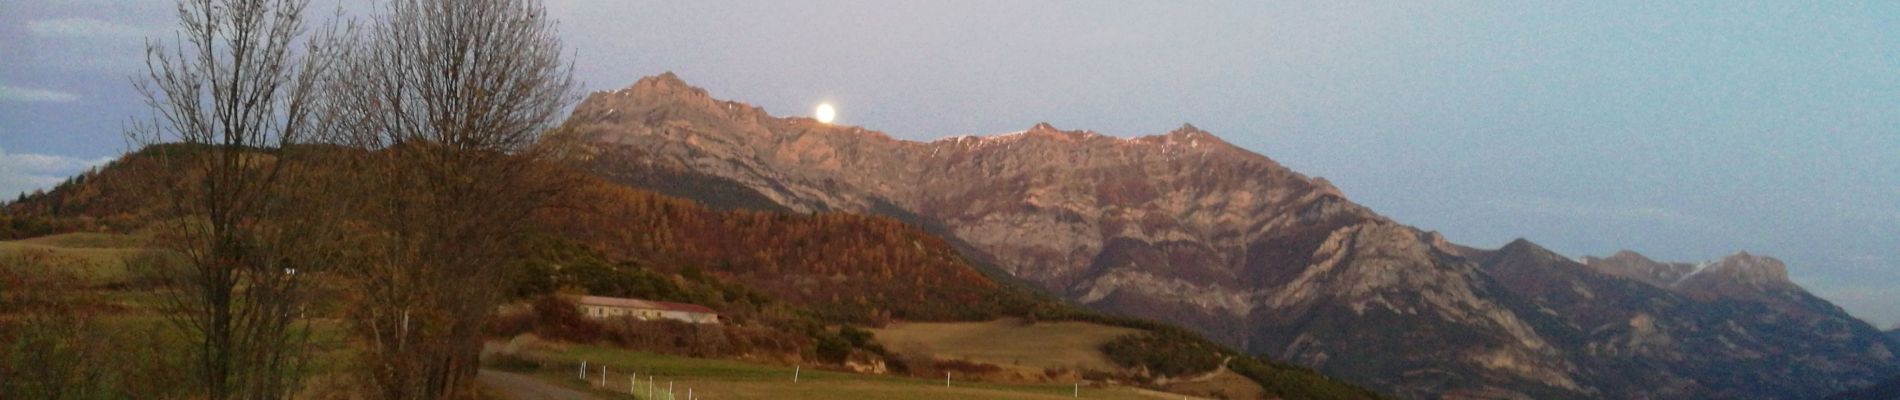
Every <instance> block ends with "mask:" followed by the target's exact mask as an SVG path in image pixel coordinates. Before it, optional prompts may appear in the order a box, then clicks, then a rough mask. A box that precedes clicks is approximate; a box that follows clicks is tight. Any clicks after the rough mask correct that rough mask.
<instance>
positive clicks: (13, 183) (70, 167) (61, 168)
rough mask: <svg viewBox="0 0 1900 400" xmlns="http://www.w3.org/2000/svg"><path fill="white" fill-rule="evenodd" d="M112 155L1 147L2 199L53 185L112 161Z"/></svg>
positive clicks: (0, 184) (0, 190) (0, 192)
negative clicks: (14, 150) (13, 150)
mask: <svg viewBox="0 0 1900 400" xmlns="http://www.w3.org/2000/svg"><path fill="white" fill-rule="evenodd" d="M112 159H113V157H99V158H93V159H86V158H78V157H67V156H58V155H49V154H34V153H7V152H6V149H0V196H4V198H0V200H12V198H13V197H15V196H18V195H19V194H20V193H27V192H32V191H34V190H45V189H51V188H52V187H53V185H56V184H59V182H60V181H62V180H65V179H66V178H67V177H71V176H73V175H78V174H79V173H80V172H83V171H85V170H86V169H87V168H92V167H95V166H99V165H103V164H105V163H107V162H111V161H112Z"/></svg>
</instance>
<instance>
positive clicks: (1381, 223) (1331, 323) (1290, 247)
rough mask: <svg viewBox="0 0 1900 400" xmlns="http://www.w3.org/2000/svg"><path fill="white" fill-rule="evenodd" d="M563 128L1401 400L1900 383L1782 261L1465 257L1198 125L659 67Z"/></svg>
mask: <svg viewBox="0 0 1900 400" xmlns="http://www.w3.org/2000/svg"><path fill="white" fill-rule="evenodd" d="M560 131H561V132H560V133H558V134H557V138H558V139H562V140H566V141H569V143H572V144H576V145H579V148H580V149H582V152H583V153H584V154H585V155H586V160H587V161H586V163H587V166H588V168H590V169H592V170H593V171H594V172H596V173H598V174H600V175H602V176H605V177H608V178H609V179H612V180H614V181H616V182H619V183H622V184H626V185H630V186H635V187H640V188H646V189H650V190H654V191H658V192H661V193H665V194H670V195H674V196H679V197H685V198H690V199H695V200H698V201H700V202H702V203H704V204H707V205H711V206H715V207H722V208H747V209H761V210H774V211H785V212H797V213H820V212H853V213H873V214H882V215H886V216H891V217H895V218H897V219H899V220H902V221H905V222H907V223H910V224H912V225H915V226H918V227H920V228H923V229H924V230H926V231H928V232H931V233H933V234H937V235H940V236H942V237H943V238H944V239H945V240H946V241H948V242H951V244H952V245H953V246H954V247H956V248H957V249H958V250H960V251H961V252H963V253H964V256H965V257H967V258H969V259H971V260H973V261H975V262H977V263H979V264H983V265H987V266H989V267H991V268H993V269H995V270H997V271H999V272H1000V273H1003V274H1007V275H1008V276H1010V277H1013V278H1014V279H1019V280H1021V281H1023V282H1027V283H1029V284H1030V285H1033V286H1035V287H1037V288H1040V289H1041V290H1043V291H1046V292H1047V293H1050V294H1054V295H1057V296H1059V297H1062V298H1064V299H1067V300H1069V301H1072V302H1075V303H1078V304H1082V305H1086V306H1088V307H1091V308H1094V309H1097V310H1102V311H1106V312H1111V313H1117V314H1123V315H1128V316H1135V317H1141V318H1149V319H1154V320H1160V321H1166V322H1170V323H1175V324H1179V325H1181V326H1184V327H1188V328H1191V329H1194V330H1197V331H1199V332H1201V333H1202V334H1204V335H1206V336H1208V337H1210V338H1213V339H1215V340H1219V341H1222V342H1225V343H1227V344H1230V345H1233V346H1236V347H1239V348H1242V349H1245V350H1246V351H1249V352H1252V353H1256V354H1261V355H1265V356H1268V357H1271V358H1275V359H1279V360H1285V361H1288V362H1292V363H1296V364H1300V365H1304V366H1307V367H1311V368H1314V369H1316V370H1319V371H1321V372H1324V373H1326V374H1329V375H1333V376H1336V377H1339V378H1342V379H1346V380H1348V381H1351V382H1354V383H1358V384H1362V385H1366V386H1368V387H1372V388H1375V389H1378V390H1382V391H1385V392H1388V393H1391V394H1395V395H1398V396H1401V397H1406V398H1432V397H1475V398H1598V397H1609V398H1680V397H1701V398H1709V397H1721V398H1814V397H1820V396H1826V395H1829V394H1833V393H1837V392H1841V391H1844V390H1850V389H1854V388H1859V387H1863V386H1867V385H1871V384H1873V383H1875V382H1878V381H1880V380H1882V379H1885V378H1889V377H1891V376H1893V375H1894V374H1896V373H1897V371H1900V359H1896V357H1895V354H1894V349H1895V346H1896V343H1895V341H1894V340H1893V339H1891V338H1889V337H1888V336H1887V334H1885V333H1883V332H1881V331H1879V330H1876V329H1875V328H1873V327H1872V326H1870V325H1868V324H1867V323H1865V322H1863V321H1860V320H1858V319H1856V318H1853V317H1852V316H1850V315H1848V314H1847V313H1846V312H1844V311H1843V310H1841V309H1840V308H1839V307H1836V306H1834V305H1833V304H1831V303H1828V302H1827V301H1826V300H1823V299H1820V298H1818V297H1815V296H1813V295H1812V294H1810V293H1808V292H1807V291H1806V290H1804V289H1802V288H1801V287H1800V286H1798V285H1796V284H1794V283H1793V282H1791V281H1789V280H1788V273H1787V267H1786V266H1785V265H1783V263H1782V262H1781V261H1779V260H1776V259H1774V258H1771V257H1764V256H1759V255H1753V254H1748V253H1736V254H1734V255H1732V256H1729V257H1725V258H1722V259H1720V260H1715V261H1711V262H1706V263H1701V264H1688V263H1666V262H1658V261H1653V260H1650V259H1648V258H1646V257H1644V256H1642V255H1640V254H1636V253H1634V252H1627V251H1626V252H1621V253H1618V254H1615V255H1611V256H1608V257H1604V258H1596V257H1586V258H1584V259H1581V260H1574V259H1571V258H1568V257H1564V256H1561V255H1558V254H1556V253H1554V252H1552V251H1550V250H1547V249H1544V248H1542V247H1541V246H1539V245H1537V244H1535V243H1532V242H1530V241H1528V240H1522V239H1520V240H1517V241H1514V242H1511V243H1510V244H1507V245H1505V246H1504V247H1502V248H1499V249H1495V250H1487V249H1478V248H1473V247H1469V246H1464V245H1459V244H1455V243H1451V242H1449V241H1447V240H1446V239H1445V238H1444V237H1443V236H1442V235H1439V234H1437V233H1434V232H1431V231H1427V230H1423V229H1419V228H1416V227H1412V226H1408V225H1404V224H1402V223H1399V222H1397V221H1394V220H1392V219H1390V218H1387V217H1385V216H1382V215H1379V214H1377V213H1376V212H1374V211H1372V210H1370V209H1368V208H1366V207H1364V206H1361V205H1359V204H1356V203H1354V202H1352V201H1351V200H1349V199H1347V198H1346V197H1345V195H1344V194H1343V193H1341V191H1340V190H1339V189H1337V188H1335V187H1334V186H1333V185H1332V184H1331V183H1329V182H1327V181H1326V180H1325V179H1323V178H1319V177H1312V176H1307V175H1303V174H1301V173H1298V172H1295V171H1293V170H1291V169H1289V168H1287V167H1285V166H1282V165H1280V164H1278V163H1276V162H1274V161H1273V160H1271V159H1269V158H1267V157H1265V156H1263V155H1260V154H1257V153H1254V152H1251V151H1248V150H1246V149H1243V148H1240V147H1237V146H1234V145H1232V144H1229V143H1228V142H1226V141H1224V140H1222V139H1220V138H1219V137H1217V136H1215V135H1213V134H1211V133H1209V132H1206V131H1203V130H1201V129H1198V128H1196V127H1194V126H1192V125H1183V126H1182V127H1181V128H1179V129H1176V130H1174V131H1172V132H1168V133H1165V134H1161V135H1154V136H1143V137H1136V138H1119V137H1114V136H1108V135H1102V134H1099V133H1095V132H1091V131H1076V130H1062V129H1058V128H1055V127H1053V126H1051V125H1049V124H1037V125H1035V126H1032V127H1030V128H1029V129H1027V130H1024V131H1020V132H1014V133H1008V134H1002V135H993V136H960V137H953V138H945V139H939V140H934V141H928V142H921V141H908V140H898V139H894V138H892V137H890V136H889V135H887V134H884V133H882V132H877V131H873V130H866V129H863V128H860V127H852V126H842V125H830V124H825V123H820V122H818V121H816V120H812V119H807V118H782V117H775V116H772V115H770V114H769V113H767V112H766V111H764V110H763V109H761V108H758V107H754V106H751V105H748V104H744V103H739V102H734V101H726V100H719V99H714V98H712V97H711V96H710V95H709V94H708V93H707V92H706V91H705V90H703V89H700V88H696V87H692V86H690V85H688V84H686V83H685V82H683V81H681V80H680V79H679V78H678V77H677V76H675V75H673V74H671V73H668V74H663V75H659V76H654V77H647V78H643V79H640V80H639V81H638V82H637V83H635V84H634V85H633V86H631V87H628V88H625V89H620V90H614V91H605V92H597V93H593V94H590V95H589V96H587V98H586V99H585V100H584V101H583V102H582V103H581V104H579V105H578V106H577V107H576V108H575V109H574V111H573V114H572V116H571V117H570V118H569V120H568V121H567V122H566V124H565V125H564V126H563V127H562V128H561V130H560Z"/></svg>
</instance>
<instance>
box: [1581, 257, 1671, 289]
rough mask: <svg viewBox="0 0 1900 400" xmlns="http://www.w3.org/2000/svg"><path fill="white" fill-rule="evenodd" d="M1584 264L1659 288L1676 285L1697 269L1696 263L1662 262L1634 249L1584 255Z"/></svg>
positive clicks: (1609, 273) (1608, 273)
mask: <svg viewBox="0 0 1900 400" xmlns="http://www.w3.org/2000/svg"><path fill="white" fill-rule="evenodd" d="M1583 264H1584V265H1586V266H1589V267H1590V268H1591V269H1595V270H1597V272H1602V273H1604V274H1607V275H1611V276H1619V277H1624V278H1629V279H1633V280H1636V281H1638V282H1643V283H1647V284H1649V285H1650V286H1655V287H1659V288H1669V287H1671V286H1674V285H1675V284H1676V282H1677V281H1680V280H1682V277H1684V276H1687V275H1689V274H1690V273H1692V272H1695V270H1696V266H1695V265H1694V264H1689V263H1665V262H1660V261H1656V260H1653V259H1650V258H1649V257H1648V256H1644V255H1643V254H1642V253H1637V252H1635V251H1632V250H1622V251H1618V252H1616V254H1612V255H1610V256H1609V257H1606V258H1598V257H1594V256H1589V257H1584V258H1583Z"/></svg>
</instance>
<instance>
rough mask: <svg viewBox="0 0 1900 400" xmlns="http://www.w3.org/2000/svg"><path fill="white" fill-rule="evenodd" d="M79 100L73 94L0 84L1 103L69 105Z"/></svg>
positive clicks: (77, 96)
mask: <svg viewBox="0 0 1900 400" xmlns="http://www.w3.org/2000/svg"><path fill="white" fill-rule="evenodd" d="M78 100H79V95H76V94H72V93H66V92H61V91H57V90H47V89H36V88H29V87H19V86H13V85H8V84H4V83H0V101H9V102H20V103H69V102H73V101H78Z"/></svg>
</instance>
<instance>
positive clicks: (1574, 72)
mask: <svg viewBox="0 0 1900 400" xmlns="http://www.w3.org/2000/svg"><path fill="white" fill-rule="evenodd" d="M1019 3H1020V2H1001V1H955V2H950V1H943V2H906V1H858V2H722V1H690V2H623V1H553V2H550V5H551V7H552V9H553V11H554V14H555V15H556V17H557V18H559V19H560V20H561V21H562V22H561V23H562V30H563V32H564V36H565V37H566V38H567V40H568V41H569V45H570V47H572V48H573V49H574V50H575V51H576V53H577V55H578V59H577V71H578V74H579V75H580V78H581V79H582V80H583V81H585V83H586V86H587V88H588V89H590V90H607V89H614V88H619V87H623V86H626V85H629V84H631V83H632V82H633V81H634V80H636V79H638V78H639V77H641V76H645V75H652V74H656V73H659V72H662V71H669V70H670V71H675V72H677V73H679V74H680V76H681V77H683V78H685V79H686V80H687V81H688V82H691V83H693V84H695V85H699V86H702V87H706V88H707V89H709V90H711V91H712V93H713V94H714V96H717V97H721V98H728V99H734V100H739V101H745V102H751V103H754V104H758V105H760V106H763V107H765V108H766V109H767V110H769V111H771V112H773V113H776V114H780V115H793V114H805V113H808V112H809V110H810V109H811V108H812V106H814V105H815V104H817V103H818V102H819V101H831V102H833V103H835V104H837V105H838V108H839V114H840V116H839V120H840V122H841V123H848V124H856V125H863V126H866V127H868V128H872V129H879V130H884V131H887V132H890V133H892V134H893V135H896V136H898V137H903V138H910V139H932V138H937V137H943V136H950V135H960V134H988V133H998V132H1007V131H1014V130H1020V129H1023V128H1026V127H1028V126H1030V125H1033V124H1035V123H1036V122H1042V121H1047V122H1051V123H1053V124H1055V125H1056V126H1058V127H1061V128H1065V129H1092V130H1096V131H1099V132H1103V133H1106V134H1112V135H1120V136H1134V135H1145V134H1155V133H1162V132H1165V131H1168V130H1170V129H1172V128H1174V127H1177V126H1179V125H1180V124H1181V123H1183V122H1192V123H1194V124H1195V125H1196V126H1199V127H1201V128H1203V129H1207V130H1209V131H1212V132H1214V133H1215V134H1218V135H1220V136H1222V137H1224V138H1227V139H1228V140H1229V141H1232V142H1234V143H1235V144H1238V145H1241V146H1243V147H1246V148H1249V149H1252V150H1254V151H1258V152H1260V153H1263V154H1266V155H1267V156H1268V157H1272V158H1274V159H1276V160H1279V161H1281V162H1282V163H1284V164H1286V165H1289V166H1291V167H1293V168H1295V169H1298V170H1300V171H1302V172H1305V173H1307V174H1311V175H1319V176H1325V177H1327V178H1328V179H1330V180H1332V181H1333V182H1334V183H1335V184H1337V185H1338V186H1340V187H1341V188H1342V189H1343V190H1344V191H1345V192H1346V194H1347V195H1348V196H1349V197H1351V198H1353V199H1354V200H1356V201H1359V202H1360V203H1364V204H1366V205H1368V206H1371V207H1373V208H1374V209H1375V210H1378V211H1379V212H1381V213H1384V214H1386V215H1389V216H1392V217H1394V218H1396V219H1398V220H1400V221H1403V222H1406V223H1409V224H1413V225H1416V226H1420V227H1423V228H1426V229H1433V230H1438V231H1442V232H1445V233H1446V234H1447V235H1448V236H1450V237H1451V238H1452V239H1453V240H1455V241H1459V242H1462V243H1467V244H1471V245H1476V246H1481V247H1495V246H1498V245H1501V244H1503V243H1504V242H1507V241H1509V240H1511V239H1512V238H1516V237H1520V236H1521V237H1527V238H1530V239H1531V240H1534V241H1537V242H1539V243H1542V244H1544V245H1546V246H1549V247H1551V248H1552V249H1554V250H1557V251H1559V252H1562V253H1565V254H1570V255H1573V256H1581V255H1590V254H1595V255H1601V254H1608V253H1611V252H1614V251H1616V250H1618V249H1625V248H1627V249H1633V250H1637V251H1640V252H1643V253H1645V254H1649V255H1651V256H1652V257H1655V258H1658V259H1666V260H1680V261H1698V260H1707V259H1713V258H1718V257H1721V256H1723V255H1726V254H1729V253H1732V252H1734V251H1737V250H1748V251H1750V252H1754V253H1763V254H1770V255H1774V256H1777V257H1780V258H1782V259H1784V260H1786V261H1788V263H1789V266H1790V270H1791V273H1792V274H1793V275H1794V278H1795V279H1796V280H1797V281H1798V282H1799V283H1801V284H1803V285H1804V286H1807V287H1809V288H1810V289H1812V290H1814V291H1815V292H1817V293H1819V294H1821V295H1822V296H1823V297H1826V298H1828V299H1830V300H1833V301H1835V302H1836V303H1838V304H1840V305H1842V306H1843V307H1846V308H1847V309H1848V310H1849V311H1851V312H1854V313H1855V314H1856V315H1859V316H1862V317H1863V318H1867V319H1869V320H1870V321H1871V322H1873V323H1875V324H1877V325H1881V326H1883V327H1884V326H1886V325H1889V324H1892V323H1894V322H1896V321H1900V254H1897V253H1896V252H1897V251H1900V2H1891V1H1878V2H1848V1H1842V2H1814V3H1809V2H1790V1H1772V2H1746V1H1711V2H1651V1H1630V2H1619V1H1588V2H1567V3H1558V2H1535V3H1523V2H1509V3H1505V2H1498V3H1471V2H1456V3H1453V2H1422V1H1421V2H1402V3H1401V4H1390V3H1392V2H1307V3H1270V4H1269V3H1259V2H1244V3H1242V2H1234V3H1212V2H1167V3H1162V2H1155V3H1137V2H1080V1H1078V2H1039V3H1032V4H1019ZM1176 3H1179V4H1176ZM167 7H168V6H167V4H166V2H162V1H107V0H56V1H45V2H38V1H34V2H27V1H21V0H0V54H4V55H5V56H0V191H16V190H21V189H26V188H30V187H33V185H37V184H44V183H45V182H48V181H50V180H53V179H57V178H56V177H57V176H59V175H63V174H68V173H71V171H73V170H75V169H76V168H83V165H87V164H89V163H96V162H98V160H100V158H101V157H109V156H112V155H114V154H116V153H117V152H119V151H121V150H123V149H124V145H123V144H122V141H121V140H120V139H119V134H118V132H119V128H120V126H121V125H122V124H123V122H124V121H125V120H126V119H127V118H129V117H131V116H134V115H138V114H139V113H141V107H142V105H140V104H139V103H138V102H137V98H136V97H135V96H134V95H133V92H132V91H131V90H130V86H129V84H128V79H129V77H130V76H131V75H133V74H135V73H137V72H138V71H139V70H140V68H141V67H142V64H140V60H141V58H140V54H139V38H141V37H144V36H146V35H152V34H157V33H161V32H165V31H166V30H167V29H169V26H170V24H171V21H170V20H169V19H168V18H170V15H169V14H167V12H168V9H167ZM6 195H7V196H9V197H10V196H11V194H10V193H9V194H6Z"/></svg>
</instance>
